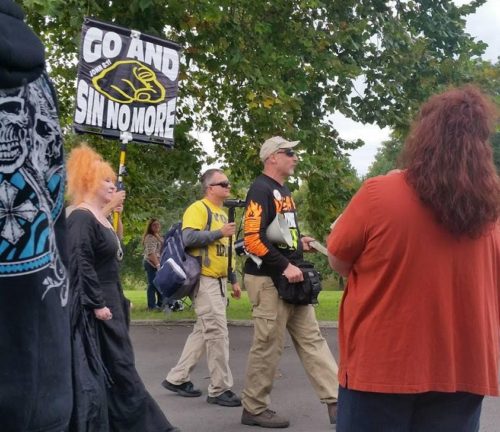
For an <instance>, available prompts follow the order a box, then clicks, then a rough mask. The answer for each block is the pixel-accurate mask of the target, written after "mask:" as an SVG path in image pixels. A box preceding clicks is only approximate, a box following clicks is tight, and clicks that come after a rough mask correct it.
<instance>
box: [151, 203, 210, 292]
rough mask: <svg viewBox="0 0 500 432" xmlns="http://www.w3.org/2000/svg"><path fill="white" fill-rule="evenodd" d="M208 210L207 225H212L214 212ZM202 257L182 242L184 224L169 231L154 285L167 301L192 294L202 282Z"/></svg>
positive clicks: (165, 238) (207, 227)
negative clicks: (189, 250) (193, 253)
mask: <svg viewBox="0 0 500 432" xmlns="http://www.w3.org/2000/svg"><path fill="white" fill-rule="evenodd" d="M203 204H204V205H205V207H206V208H207V214H208V217H207V225H206V229H207V230H208V229H210V225H211V224H212V211H211V210H210V208H209V207H208V206H207V205H206V204H205V203H203ZM200 273H201V257H194V256H192V255H190V254H189V253H188V252H187V251H186V247H185V246H184V242H183V241H182V222H177V223H176V224H174V225H172V227H171V228H170V229H169V230H168V231H167V233H166V234H165V237H164V240H163V248H162V252H161V256H160V268H159V269H158V271H157V272H156V276H155V278H154V281H153V282H154V284H155V285H156V288H158V291H160V293H161V295H162V296H163V297H164V298H165V300H167V301H169V300H177V299H181V298H184V297H186V296H189V295H191V294H192V292H193V291H194V289H195V288H196V286H197V285H198V282H199V280H200Z"/></svg>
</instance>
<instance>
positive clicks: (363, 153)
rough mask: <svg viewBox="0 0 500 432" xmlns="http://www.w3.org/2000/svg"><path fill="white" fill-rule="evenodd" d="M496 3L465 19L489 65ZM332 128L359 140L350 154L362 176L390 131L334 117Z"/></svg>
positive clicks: (499, 40)
mask: <svg viewBox="0 0 500 432" xmlns="http://www.w3.org/2000/svg"><path fill="white" fill-rule="evenodd" d="M455 3H456V4H458V5H462V4H465V3H470V1H469V0H455ZM499 26H500V0H488V1H487V2H486V3H485V4H484V5H483V6H481V7H480V8H478V10H477V12H476V13H475V14H474V15H470V16H469V18H468V20H467V32H468V33H469V34H470V35H471V36H473V37H475V38H477V39H479V40H482V41H483V42H486V43H487V44H488V48H487V49H486V51H485V53H484V56H483V57H484V58H486V59H488V60H491V61H493V62H496V61H497V58H498V57H499V56H500V35H499V30H498V28H499ZM334 119H335V126H336V128H337V130H338V131H339V133H340V136H341V137H342V138H344V139H357V138H361V139H362V140H364V141H365V145H364V146H363V147H361V148H359V149H357V150H354V151H353V152H352V154H351V163H352V165H353V166H354V167H355V168H356V171H357V172H358V174H360V175H364V174H366V172H367V170H368V167H369V166H370V165H371V163H372V162H373V159H374V157H375V154H376V152H377V149H378V147H379V146H380V144H381V143H382V141H384V140H386V139H387V138H388V137H389V134H390V129H389V128H384V129H380V128H379V127H378V126H375V125H362V124H359V123H356V122H353V121H352V120H349V119H346V118H345V117H343V116H341V115H338V116H335V117H334Z"/></svg>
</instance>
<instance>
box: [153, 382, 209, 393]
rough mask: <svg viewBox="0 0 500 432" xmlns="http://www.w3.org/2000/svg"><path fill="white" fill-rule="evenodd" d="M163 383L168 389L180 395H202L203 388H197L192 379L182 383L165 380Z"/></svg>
mask: <svg viewBox="0 0 500 432" xmlns="http://www.w3.org/2000/svg"><path fill="white" fill-rule="evenodd" d="M161 385H162V386H163V387H165V388H166V389H167V390H170V391H172V392H174V393H177V394H178V395H179V396H183V397H198V396H201V390H199V389H197V388H195V387H194V386H193V383H192V382H191V381H187V382H185V383H182V384H172V383H171V382H168V381H167V380H163V381H162V383H161Z"/></svg>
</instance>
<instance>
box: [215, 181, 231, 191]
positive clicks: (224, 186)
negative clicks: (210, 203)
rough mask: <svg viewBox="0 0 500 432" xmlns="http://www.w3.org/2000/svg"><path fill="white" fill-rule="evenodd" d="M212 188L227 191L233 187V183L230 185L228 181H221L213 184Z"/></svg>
mask: <svg viewBox="0 0 500 432" xmlns="http://www.w3.org/2000/svg"><path fill="white" fill-rule="evenodd" d="M210 186H220V187H223V188H225V189H227V188H229V187H231V183H229V182H228V181H221V182H219V183H212V184H211V185H210Z"/></svg>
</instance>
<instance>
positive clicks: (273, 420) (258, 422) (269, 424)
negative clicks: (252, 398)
mask: <svg viewBox="0 0 500 432" xmlns="http://www.w3.org/2000/svg"><path fill="white" fill-rule="evenodd" d="M241 423H242V424H244V425H248V426H260V427H264V428H287V427H288V426H290V422H289V421H288V420H287V419H286V418H284V417H281V416H279V415H278V414H276V412H275V411H271V410H270V409H266V410H265V411H263V412H261V413H260V414H251V413H249V412H248V411H247V410H246V409H245V408H243V413H242V414H241Z"/></svg>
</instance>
